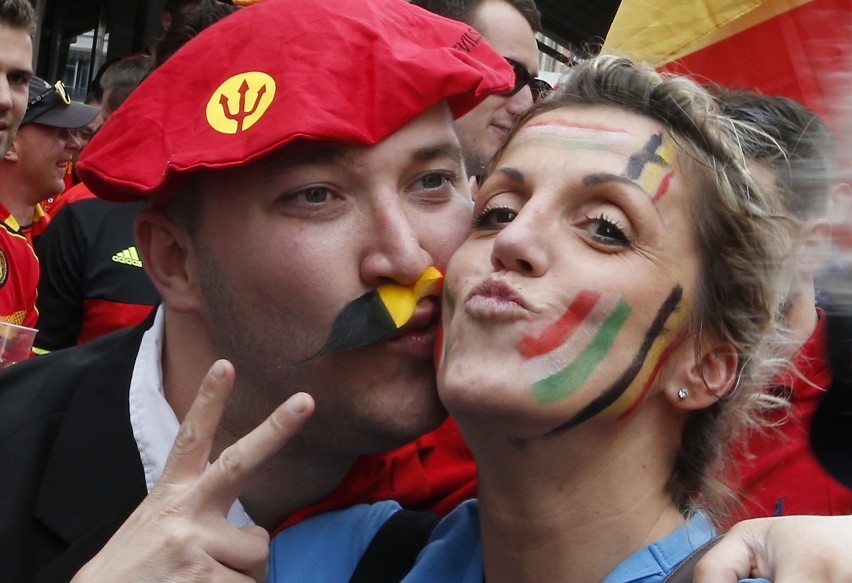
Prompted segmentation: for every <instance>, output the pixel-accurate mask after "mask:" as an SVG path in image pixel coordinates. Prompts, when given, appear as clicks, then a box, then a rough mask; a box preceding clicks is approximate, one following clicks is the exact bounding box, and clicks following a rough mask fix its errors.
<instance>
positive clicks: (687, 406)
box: [663, 339, 739, 411]
mask: <svg viewBox="0 0 852 583" xmlns="http://www.w3.org/2000/svg"><path fill="white" fill-rule="evenodd" d="M679 350H685V351H690V352H692V354H691V355H687V354H683V355H682V356H683V357H684V358H682V359H681V360H680V363H679V364H677V365H676V368H675V369H674V370H673V371H672V374H671V375H668V378H667V380H666V384H665V386H664V388H663V392H664V394H665V397H666V399H668V401H669V402H670V403H671V404H672V405H673V406H674V407H675V408H677V409H682V410H685V411H694V410H697V409H706V408H707V407H709V406H710V405H712V404H713V403H715V402H716V401H718V400H719V399H721V398H722V397H724V396H725V395H727V394H728V392H730V390H731V389H732V388H733V386H734V381H735V380H736V376H737V363H738V360H739V358H738V357H737V352H736V350H735V349H734V347H733V346H732V345H731V344H730V343H729V342H723V341H721V340H707V339H704V340H702V341H701V344H700V345H699V346H698V349H697V350H696V348H695V346H694V345H693V344H691V343H689V342H685V343H683V345H682V346H681V347H679Z"/></svg>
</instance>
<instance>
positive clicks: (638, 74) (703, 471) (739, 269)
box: [494, 56, 791, 514]
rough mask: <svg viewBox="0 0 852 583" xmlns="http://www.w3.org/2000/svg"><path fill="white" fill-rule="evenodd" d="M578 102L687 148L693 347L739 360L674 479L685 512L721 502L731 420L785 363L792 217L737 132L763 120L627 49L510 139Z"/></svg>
mask: <svg viewBox="0 0 852 583" xmlns="http://www.w3.org/2000/svg"><path fill="white" fill-rule="evenodd" d="M574 106H611V107H616V108H619V109H623V110H627V111H630V112H633V113H636V114H639V115H642V116H644V117H647V118H650V119H652V120H654V121H656V122H658V123H660V124H661V125H662V126H663V127H664V128H665V129H666V130H667V131H668V132H669V134H670V135H671V137H672V139H673V140H674V141H675V142H676V143H677V144H678V145H679V147H680V149H681V151H682V152H683V153H685V155H683V156H681V157H680V160H681V162H682V163H683V165H684V168H685V169H686V170H687V171H689V172H691V174H692V176H691V181H690V184H691V185H692V186H693V188H694V192H695V194H696V196H695V197H693V204H692V214H693V218H694V220H695V221H694V223H695V232H696V240H697V244H698V249H699V259H700V262H701V269H700V272H699V281H698V284H697V291H696V294H695V297H694V298H692V305H693V311H692V320H691V330H692V331H693V337H694V338H696V342H695V348H696V350H697V351H700V340H701V338H717V339H720V340H723V341H726V342H729V343H730V344H731V345H732V346H733V347H734V349H735V350H736V354H737V357H738V364H737V375H736V381H735V385H734V388H733V389H732V390H731V392H730V393H729V394H728V395H727V396H726V397H725V398H723V399H720V400H719V401H718V402H716V403H715V404H714V405H712V406H711V407H709V408H707V409H703V410H699V411H695V412H693V413H692V414H691V415H690V418H689V419H688V421H687V424H686V426H685V429H684V433H683V437H682V440H681V446H680V449H679V451H678V453H677V456H676V459H675V460H674V462H673V470H672V473H671V475H670V479H669V484H668V487H669V490H670V492H671V495H672V498H673V500H674V502H675V504H676V505H677V506H678V508H679V509H680V510H681V511H682V512H683V513H684V514H687V513H689V512H691V511H692V510H693V509H695V508H696V507H698V506H703V507H707V508H712V509H714V510H717V511H719V512H721V511H722V510H723V509H724V508H725V507H726V503H725V502H726V500H727V493H728V492H727V489H726V488H725V487H724V485H723V483H722V482H720V481H719V480H718V479H717V477H718V476H719V475H720V474H719V472H718V471H717V470H719V464H721V462H722V460H723V459H724V455H723V453H725V447H726V444H727V443H728V442H729V441H730V439H731V438H732V436H733V434H734V431H735V429H739V428H741V427H742V426H743V425H744V424H746V423H748V422H749V420H751V419H753V418H754V414H755V409H756V408H757V407H759V405H760V402H761V400H760V399H759V398H758V395H759V393H760V392H761V391H760V389H762V388H763V387H764V386H766V384H767V383H768V381H769V379H770V378H771V375H772V374H773V373H774V371H776V370H777V368H778V366H779V365H780V364H781V363H782V361H781V360H780V359H779V355H781V354H782V345H783V341H782V338H783V336H782V334H781V328H780V326H779V319H778V317H779V306H780V301H781V297H782V295H783V294H782V293H781V290H782V289H785V288H784V284H783V282H782V281H781V274H782V273H783V270H782V266H783V265H784V264H785V261H786V258H787V249H788V248H789V239H790V237H789V233H790V230H789V229H790V228H791V226H790V224H789V222H788V219H786V218H785V217H783V216H782V213H781V211H780V209H779V208H778V202H777V198H776V197H774V196H773V194H772V193H771V192H768V191H766V190H765V189H764V188H763V187H761V185H760V184H759V183H758V182H757V181H756V180H755V179H754V178H752V176H751V175H750V173H749V171H748V168H747V160H746V157H745V155H744V154H743V147H742V143H741V140H742V139H747V136H757V135H759V134H760V130H758V129H756V128H749V131H747V132H743V131H738V128H737V124H740V123H743V122H736V121H734V120H732V119H731V118H729V117H728V116H726V115H724V114H723V113H722V111H721V109H720V107H719V105H718V104H717V102H716V100H715V99H714V98H713V97H712V96H711V95H710V94H709V93H708V92H707V91H706V90H705V89H703V88H702V87H701V86H700V85H698V84H697V83H695V82H694V81H692V80H690V79H688V78H686V77H682V76H676V75H666V74H662V73H659V72H657V71H655V70H654V69H653V68H652V67H650V66H648V65H644V64H640V63H636V62H633V61H631V60H629V59H626V58H621V57H614V56H599V57H596V58H594V59H590V60H588V61H586V62H583V63H581V64H579V65H577V66H575V67H574V68H573V69H572V70H571V71H570V73H569V74H568V75H567V76H566V77H565V78H563V79H562V80H561V81H560V84H559V87H558V89H557V90H556V91H554V93H553V94H551V96H549V97H548V99H547V100H545V101H544V102H542V103H539V104H538V105H536V106H535V107H533V109H532V110H530V111H529V112H528V113H527V114H526V115H525V116H524V117H523V118H522V119H521V120H520V121H519V123H518V124H517V126H516V128H515V130H513V132H512V133H511V134H510V136H509V137H508V138H507V143H508V142H509V141H511V139H512V136H514V133H515V132H517V129H518V128H519V127H521V126H522V125H524V124H525V123H526V122H527V121H528V120H530V119H531V118H534V117H536V116H538V115H540V114H542V113H544V112H546V111H552V110H555V109H561V108H565V107H574ZM740 129H742V128H740ZM743 136H746V137H745V138H744V137H743ZM504 147H505V146H504ZM501 153H502V150H501V151H500V152H498V153H497V155H496V156H495V158H494V159H495V160H497V159H499V157H500V155H501Z"/></svg>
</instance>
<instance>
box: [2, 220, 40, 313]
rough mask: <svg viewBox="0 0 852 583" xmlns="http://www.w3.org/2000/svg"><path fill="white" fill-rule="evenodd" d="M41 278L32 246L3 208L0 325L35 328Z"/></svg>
mask: <svg viewBox="0 0 852 583" xmlns="http://www.w3.org/2000/svg"><path fill="white" fill-rule="evenodd" d="M38 276H39V268H38V259H36V256H35V253H34V252H33V248H32V244H31V242H30V241H29V240H28V239H27V236H26V234H25V233H23V232H22V231H21V228H20V226H19V225H18V222H17V221H16V220H15V219H14V217H12V216H11V215H10V214H9V211H8V210H6V207H4V206H3V205H2V204H0V321H3V322H9V323H11V324H18V325H23V326H28V327H30V328H35V325H36V321H37V320H38V312H37V311H36V307H35V303H36V287H37V286H38Z"/></svg>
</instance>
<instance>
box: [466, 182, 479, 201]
mask: <svg viewBox="0 0 852 583" xmlns="http://www.w3.org/2000/svg"><path fill="white" fill-rule="evenodd" d="M467 185H468V187H470V198H471V199H473V200H476V193H477V192H479V181H478V180H477V179H476V176H471V177H469V178H468V179H467Z"/></svg>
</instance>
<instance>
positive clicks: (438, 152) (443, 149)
mask: <svg viewBox="0 0 852 583" xmlns="http://www.w3.org/2000/svg"><path fill="white" fill-rule="evenodd" d="M411 158H412V160H414V161H415V162H429V161H431V160H436V159H438V158H450V159H452V160H458V161H461V159H462V150H461V146H460V145H459V144H458V143H457V142H443V143H440V144H429V145H426V146H423V147H420V148H417V149H415V150H414V151H413V152H412V153H411Z"/></svg>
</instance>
